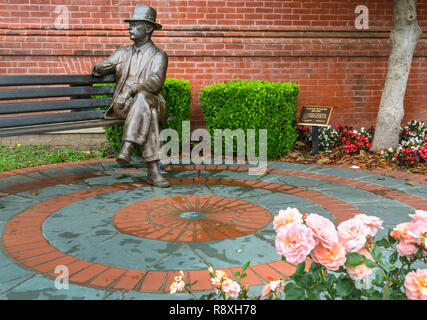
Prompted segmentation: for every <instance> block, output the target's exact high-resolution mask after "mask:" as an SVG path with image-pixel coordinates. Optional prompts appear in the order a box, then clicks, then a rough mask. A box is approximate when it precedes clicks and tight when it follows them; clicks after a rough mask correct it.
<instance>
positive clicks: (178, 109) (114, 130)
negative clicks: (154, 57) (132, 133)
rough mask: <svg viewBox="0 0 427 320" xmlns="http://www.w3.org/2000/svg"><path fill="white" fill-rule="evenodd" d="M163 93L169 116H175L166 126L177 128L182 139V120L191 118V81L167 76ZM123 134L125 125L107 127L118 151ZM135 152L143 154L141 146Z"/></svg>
mask: <svg viewBox="0 0 427 320" xmlns="http://www.w3.org/2000/svg"><path fill="white" fill-rule="evenodd" d="M103 85H108V84H103ZM162 94H163V97H164V98H165V100H166V103H167V105H168V117H175V119H174V120H170V121H168V122H167V125H166V128H172V129H175V130H177V131H178V133H179V138H180V141H181V128H182V121H185V120H189V119H190V112H191V106H190V103H191V87H190V83H189V82H188V81H186V80H184V79H181V80H178V79H174V78H167V79H166V81H165V83H164V85H163V90H162ZM97 98H99V96H97ZM163 129H165V128H163ZM122 135H123V125H117V126H111V127H106V128H105V136H106V138H107V140H108V141H109V143H110V144H111V147H112V148H113V149H114V150H115V151H117V152H118V151H119V150H120V145H121V140H122ZM133 154H134V155H141V151H140V148H139V146H136V147H135V148H134V150H133Z"/></svg>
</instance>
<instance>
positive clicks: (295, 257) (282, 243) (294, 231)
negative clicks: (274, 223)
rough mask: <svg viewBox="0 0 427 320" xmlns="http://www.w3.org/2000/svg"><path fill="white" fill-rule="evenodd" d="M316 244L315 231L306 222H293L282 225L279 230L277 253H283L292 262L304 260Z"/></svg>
mask: <svg viewBox="0 0 427 320" xmlns="http://www.w3.org/2000/svg"><path fill="white" fill-rule="evenodd" d="M315 245H316V242H315V241H314V237H313V232H312V231H311V230H310V229H309V228H307V227H306V226H305V225H304V224H296V223H292V224H289V225H287V226H284V227H280V228H279V229H278V231H277V235H276V250H277V253H279V254H281V255H283V256H284V257H285V258H286V260H287V261H288V262H290V263H294V264H299V263H301V262H303V261H304V260H305V258H306V257H307V255H308V254H309V253H310V252H311V250H313V248H314V246H315Z"/></svg>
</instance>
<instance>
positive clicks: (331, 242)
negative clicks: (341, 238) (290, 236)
mask: <svg viewBox="0 0 427 320" xmlns="http://www.w3.org/2000/svg"><path fill="white" fill-rule="evenodd" d="M305 223H306V226H307V227H309V228H310V229H311V231H313V234H314V238H315V240H316V244H317V243H318V242H319V241H320V243H321V244H322V246H324V247H326V248H332V247H334V246H335V245H336V244H337V243H338V234H337V230H336V229H335V225H334V224H333V223H332V222H331V221H330V220H329V219H326V218H325V217H322V216H321V215H318V214H316V213H310V214H309V215H308V217H307V218H306V219H305Z"/></svg>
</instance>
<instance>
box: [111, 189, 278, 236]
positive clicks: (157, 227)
mask: <svg viewBox="0 0 427 320" xmlns="http://www.w3.org/2000/svg"><path fill="white" fill-rule="evenodd" d="M271 219H272V217H271V213H270V212H269V211H268V210H266V209H265V208H263V207H261V206H259V205H256V204H254V203H250V202H248V201H243V200H238V199H234V198H225V197H218V196H204V195H200V196H199V195H197V196H194V195H177V196H172V197H161V198H155V199H147V200H143V201H139V202H135V203H132V204H130V205H127V206H125V207H123V208H121V209H120V210H118V212H117V214H116V215H115V216H114V224H115V226H116V228H117V229H119V230H120V231H122V232H124V233H128V234H131V235H134V236H137V237H144V238H148V239H155V240H163V241H177V242H194V241H212V240H223V239H229V238H235V237H241V236H244V235H246V234H250V233H253V232H255V231H257V230H259V229H262V228H263V227H265V226H266V225H267V224H269V223H270V222H271ZM153 227H154V228H153Z"/></svg>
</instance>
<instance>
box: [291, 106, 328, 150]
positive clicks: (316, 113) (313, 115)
mask: <svg viewBox="0 0 427 320" xmlns="http://www.w3.org/2000/svg"><path fill="white" fill-rule="evenodd" d="M332 110H333V107H325V106H303V107H302V110H301V115H300V119H299V122H298V125H302V126H311V127H312V131H311V134H312V150H313V155H316V154H318V153H319V131H318V129H319V127H327V126H328V125H329V120H330V119H331V115H332Z"/></svg>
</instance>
